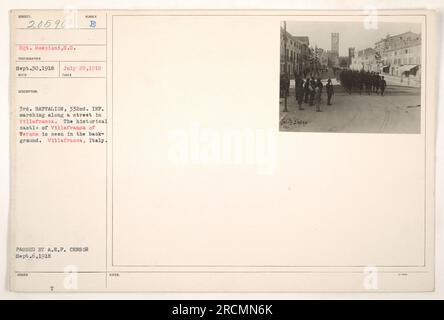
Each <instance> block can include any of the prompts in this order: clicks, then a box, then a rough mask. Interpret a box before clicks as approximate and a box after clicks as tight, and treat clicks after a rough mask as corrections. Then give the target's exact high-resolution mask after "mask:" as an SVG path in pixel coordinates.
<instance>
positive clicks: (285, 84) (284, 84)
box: [280, 74, 290, 98]
mask: <svg viewBox="0 0 444 320" xmlns="http://www.w3.org/2000/svg"><path fill="white" fill-rule="evenodd" d="M280 80H281V81H280V96H281V98H285V97H287V96H288V91H289V90H290V79H289V78H288V76H287V75H286V74H282V75H281V79H280Z"/></svg>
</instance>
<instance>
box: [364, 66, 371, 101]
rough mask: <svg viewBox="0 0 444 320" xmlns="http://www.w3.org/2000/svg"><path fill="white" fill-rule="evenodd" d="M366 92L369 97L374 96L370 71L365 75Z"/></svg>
mask: <svg viewBox="0 0 444 320" xmlns="http://www.w3.org/2000/svg"><path fill="white" fill-rule="evenodd" d="M365 91H366V92H367V94H368V95H371V94H372V75H371V74H370V72H369V71H367V73H366V74H365Z"/></svg>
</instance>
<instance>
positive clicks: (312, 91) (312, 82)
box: [310, 78, 316, 106]
mask: <svg viewBox="0 0 444 320" xmlns="http://www.w3.org/2000/svg"><path fill="white" fill-rule="evenodd" d="M315 89H316V82H315V80H314V78H311V80H310V106H312V105H313V103H314V99H315Z"/></svg>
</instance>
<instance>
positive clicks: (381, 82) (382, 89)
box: [379, 76, 387, 96]
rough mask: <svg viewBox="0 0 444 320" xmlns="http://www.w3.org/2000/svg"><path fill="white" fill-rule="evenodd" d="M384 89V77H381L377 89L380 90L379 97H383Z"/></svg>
mask: <svg viewBox="0 0 444 320" xmlns="http://www.w3.org/2000/svg"><path fill="white" fill-rule="evenodd" d="M385 87H387V82H386V81H385V80H384V76H382V77H381V81H380V82H379V88H380V89H381V96H383V95H384V91H385Z"/></svg>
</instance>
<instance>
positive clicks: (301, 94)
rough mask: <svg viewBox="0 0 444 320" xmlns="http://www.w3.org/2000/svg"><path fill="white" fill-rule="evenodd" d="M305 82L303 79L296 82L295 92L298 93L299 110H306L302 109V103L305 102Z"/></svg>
mask: <svg viewBox="0 0 444 320" xmlns="http://www.w3.org/2000/svg"><path fill="white" fill-rule="evenodd" d="M304 90H305V88H304V80H303V79H301V78H299V77H298V78H297V79H296V82H295V91H296V101H297V102H298V106H299V110H304V108H302V102H303V100H304Z"/></svg>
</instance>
